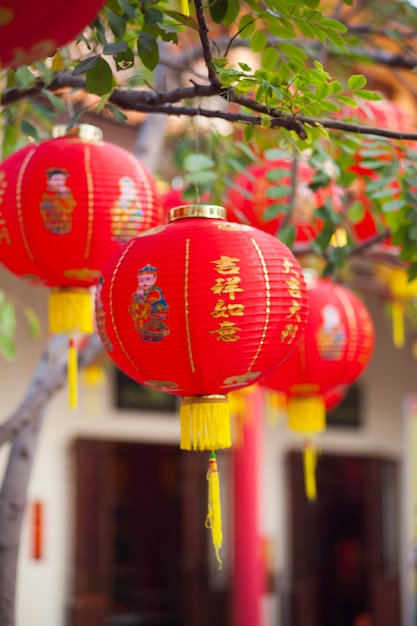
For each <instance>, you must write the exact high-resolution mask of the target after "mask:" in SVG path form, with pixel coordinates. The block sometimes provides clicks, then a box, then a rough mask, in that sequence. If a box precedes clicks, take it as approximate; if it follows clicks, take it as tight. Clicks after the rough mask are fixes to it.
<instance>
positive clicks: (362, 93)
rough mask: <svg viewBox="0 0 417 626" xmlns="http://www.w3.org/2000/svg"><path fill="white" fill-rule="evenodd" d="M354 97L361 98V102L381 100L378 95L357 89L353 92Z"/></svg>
mask: <svg viewBox="0 0 417 626" xmlns="http://www.w3.org/2000/svg"><path fill="white" fill-rule="evenodd" d="M355 96H356V97H357V98H362V100H372V101H373V102H376V101H377V100H381V96H380V95H379V94H378V93H375V92H373V91H368V90H367V89H358V90H357V91H355Z"/></svg>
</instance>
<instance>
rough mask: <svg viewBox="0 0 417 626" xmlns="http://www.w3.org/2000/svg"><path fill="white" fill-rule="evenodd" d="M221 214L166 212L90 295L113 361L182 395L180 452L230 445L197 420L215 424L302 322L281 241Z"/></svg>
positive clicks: (295, 279)
mask: <svg viewBox="0 0 417 626" xmlns="http://www.w3.org/2000/svg"><path fill="white" fill-rule="evenodd" d="M224 217H225V211H224V209H223V208H222V207H213V206H210V205H189V206H182V207H177V208H176V209H172V210H171V212H170V219H171V222H170V223H168V224H167V225H165V226H160V227H158V228H156V229H152V230H150V231H147V232H146V233H142V234H141V235H139V236H138V237H137V238H135V240H133V241H131V242H129V244H128V245H127V246H126V247H125V248H124V249H123V251H122V253H121V254H117V255H115V256H113V257H112V259H111V262H110V263H109V264H108V266H106V269H105V270H104V272H103V282H102V285H101V287H100V289H99V291H98V292H97V300H96V309H98V310H99V311H103V312H104V313H105V318H104V323H101V327H102V331H103V332H102V338H103V337H104V332H105V335H106V336H107V338H108V340H107V341H106V340H104V343H105V344H107V346H108V345H111V346H112V348H111V349H109V348H108V347H107V348H106V349H107V350H108V352H109V354H110V356H111V358H112V359H113V360H114V361H115V363H116V364H117V365H119V367H120V368H121V369H122V370H124V371H125V372H126V374H128V375H129V376H131V377H132V378H134V379H135V380H137V381H138V382H140V383H144V384H146V385H148V386H149V387H153V388H155V389H159V390H162V391H165V392H167V393H172V394H176V395H179V396H181V397H182V400H181V411H180V413H181V420H182V422H183V426H182V434H181V447H183V448H185V449H208V450H212V449H215V448H219V447H227V446H228V445H229V435H227V436H226V437H225V439H223V435H222V434H221V433H223V432H225V431H228V426H220V427H219V431H220V434H219V436H218V435H217V433H216V428H215V427H213V428H212V429H210V431H207V430H206V428H207V426H204V427H203V428H202V429H200V430H199V428H198V424H197V422H198V421H199V420H202V419H203V416H207V419H210V420H218V421H219V424H222V423H224V417H223V419H222V414H223V416H224V414H225V403H226V398H225V395H226V394H227V393H228V392H229V391H232V390H237V389H240V388H243V387H246V386H248V385H251V384H253V383H255V382H256V381H257V380H259V379H260V378H261V377H262V376H264V375H265V373H266V372H268V371H269V370H271V369H273V368H274V367H276V365H278V364H279V363H280V362H281V361H282V360H283V359H284V358H285V357H286V356H287V355H288V353H289V352H290V351H291V350H292V349H293V347H294V346H295V344H296V342H297V341H298V339H299V337H300V335H301V333H302V330H303V328H304V324H305V318H306V294H305V285H304V279H303V276H302V272H301V269H300V267H299V265H298V263H297V261H296V260H295V258H294V257H293V255H292V254H291V252H290V251H289V250H288V248H287V247H286V246H284V244H282V243H281V242H279V241H278V240H276V239H274V238H273V237H271V236H269V235H267V234H265V233H262V232H261V231H259V230H257V229H254V228H251V227H249V226H244V225H240V224H232V223H228V222H226V221H224ZM222 218H223V219H222ZM274 340H275V345H273V344H274ZM105 347H106V345H105ZM213 394H214V395H215V397H211V396H213ZM226 412H227V411H226ZM208 416H210V417H208ZM189 421H191V423H189Z"/></svg>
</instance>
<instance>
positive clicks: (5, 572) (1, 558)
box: [0, 335, 103, 626]
mask: <svg viewBox="0 0 417 626" xmlns="http://www.w3.org/2000/svg"><path fill="white" fill-rule="evenodd" d="M102 349H103V348H102V346H101V343H100V340H99V338H98V337H97V335H92V336H91V338H90V340H89V342H88V344H87V346H86V347H85V348H84V349H83V350H82V351H81V352H80V355H79V359H78V363H79V367H80V368H82V367H83V366H85V365H88V364H89V363H91V361H93V359H94V358H95V357H96V356H97V355H98V354H99V353H100V352H101V351H102ZM66 350H67V340H66V339H64V338H63V337H61V336H57V337H53V338H52V340H51V342H50V345H49V346H47V348H46V349H45V350H44V353H43V355H42V357H41V359H40V361H39V364H38V367H37V368H36V370H35V373H34V375H33V377H32V380H31V382H30V384H29V387H28V391H27V393H26V396H25V398H24V399H23V401H22V403H21V404H20V405H19V407H18V408H17V409H16V411H14V412H13V413H12V415H10V416H9V418H8V419H6V420H5V421H4V422H3V424H1V425H0V445H1V444H2V443H5V442H6V441H11V449H10V453H9V458H8V462H7V467H6V472H5V476H4V479H3V484H2V486H1V489H0V624H1V626H14V625H15V620H16V616H15V613H16V609H15V596H16V578H17V559H18V554H19V543H20V533H21V527H22V521H23V514H24V511H25V507H26V497H27V488H28V484H29V479H30V474H31V470H32V466H33V461H34V458H35V453H36V449H37V443H38V440H39V435H40V431H41V427H42V423H43V418H44V415H45V412H46V409H47V406H48V403H49V401H50V399H51V397H52V396H53V395H54V393H56V392H57V391H58V390H59V389H61V388H62V387H64V385H65V384H66V377H67V363H66V358H65V357H66ZM51 356H52V363H51Z"/></svg>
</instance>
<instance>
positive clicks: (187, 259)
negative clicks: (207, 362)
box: [184, 239, 195, 374]
mask: <svg viewBox="0 0 417 626" xmlns="http://www.w3.org/2000/svg"><path fill="white" fill-rule="evenodd" d="M189 269H190V240H189V239H187V240H186V242H185V280H184V310H185V332H186V335H187V349H188V358H189V360H190V367H191V371H192V372H193V374H194V373H195V365H194V359H193V350H192V345H191V335H190V318H189V315H188V313H189V303H188V279H189Z"/></svg>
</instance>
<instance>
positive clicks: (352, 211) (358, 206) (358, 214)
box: [347, 200, 365, 224]
mask: <svg viewBox="0 0 417 626" xmlns="http://www.w3.org/2000/svg"><path fill="white" fill-rule="evenodd" d="M364 215H365V207H364V205H363V203H362V202H360V200H357V201H356V202H352V204H351V205H350V206H349V208H348V210H347V218H348V220H349V221H350V222H352V223H353V224H357V223H359V222H360V221H361V220H362V219H363V217H364Z"/></svg>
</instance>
